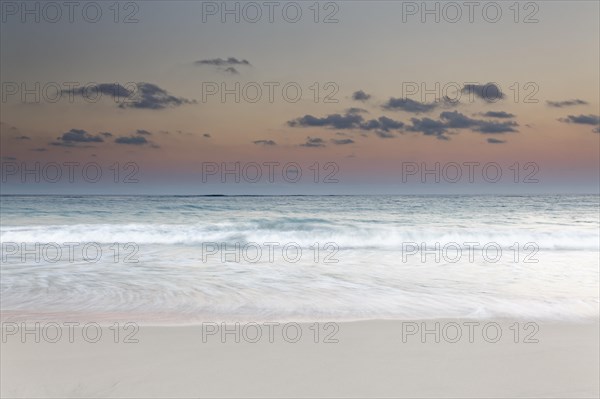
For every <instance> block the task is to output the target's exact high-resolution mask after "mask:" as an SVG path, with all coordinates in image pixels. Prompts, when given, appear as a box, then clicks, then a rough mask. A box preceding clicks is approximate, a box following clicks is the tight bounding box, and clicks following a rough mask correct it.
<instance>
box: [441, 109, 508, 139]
mask: <svg viewBox="0 0 600 399" xmlns="http://www.w3.org/2000/svg"><path fill="white" fill-rule="evenodd" d="M440 118H441V119H443V120H444V121H446V127H448V128H455V129H471V130H473V131H476V132H480V133H485V134H494V133H509V132H517V130H516V129H515V127H517V126H519V125H518V124H517V122H515V121H504V122H495V121H484V120H479V119H472V118H469V117H468V116H465V115H463V114H461V113H459V112H457V111H451V112H450V111H446V112H442V113H441V114H440Z"/></svg>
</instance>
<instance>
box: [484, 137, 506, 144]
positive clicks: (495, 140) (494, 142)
mask: <svg viewBox="0 0 600 399" xmlns="http://www.w3.org/2000/svg"><path fill="white" fill-rule="evenodd" d="M487 142H488V143H490V144H504V143H506V140H498V139H495V138H493V137H490V138H489V139H487Z"/></svg>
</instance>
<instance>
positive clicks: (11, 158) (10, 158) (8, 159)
mask: <svg viewBox="0 0 600 399" xmlns="http://www.w3.org/2000/svg"><path fill="white" fill-rule="evenodd" d="M2 159H4V160H6V161H16V160H17V158H15V157H2Z"/></svg>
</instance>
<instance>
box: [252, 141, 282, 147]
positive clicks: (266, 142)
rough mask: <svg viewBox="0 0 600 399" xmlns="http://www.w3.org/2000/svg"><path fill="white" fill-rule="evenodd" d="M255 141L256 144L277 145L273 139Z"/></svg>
mask: <svg viewBox="0 0 600 399" xmlns="http://www.w3.org/2000/svg"><path fill="white" fill-rule="evenodd" d="M253 143H254V144H256V145H264V146H272V145H277V143H276V142H274V141H273V140H255V141H253Z"/></svg>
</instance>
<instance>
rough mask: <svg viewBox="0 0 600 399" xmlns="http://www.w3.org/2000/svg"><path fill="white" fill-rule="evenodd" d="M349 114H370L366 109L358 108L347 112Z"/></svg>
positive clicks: (349, 109)
mask: <svg viewBox="0 0 600 399" xmlns="http://www.w3.org/2000/svg"><path fill="white" fill-rule="evenodd" d="M346 113H347V114H368V113H369V111H367V110H366V109H364V108H356V107H352V108H348V109H347V110H346Z"/></svg>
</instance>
